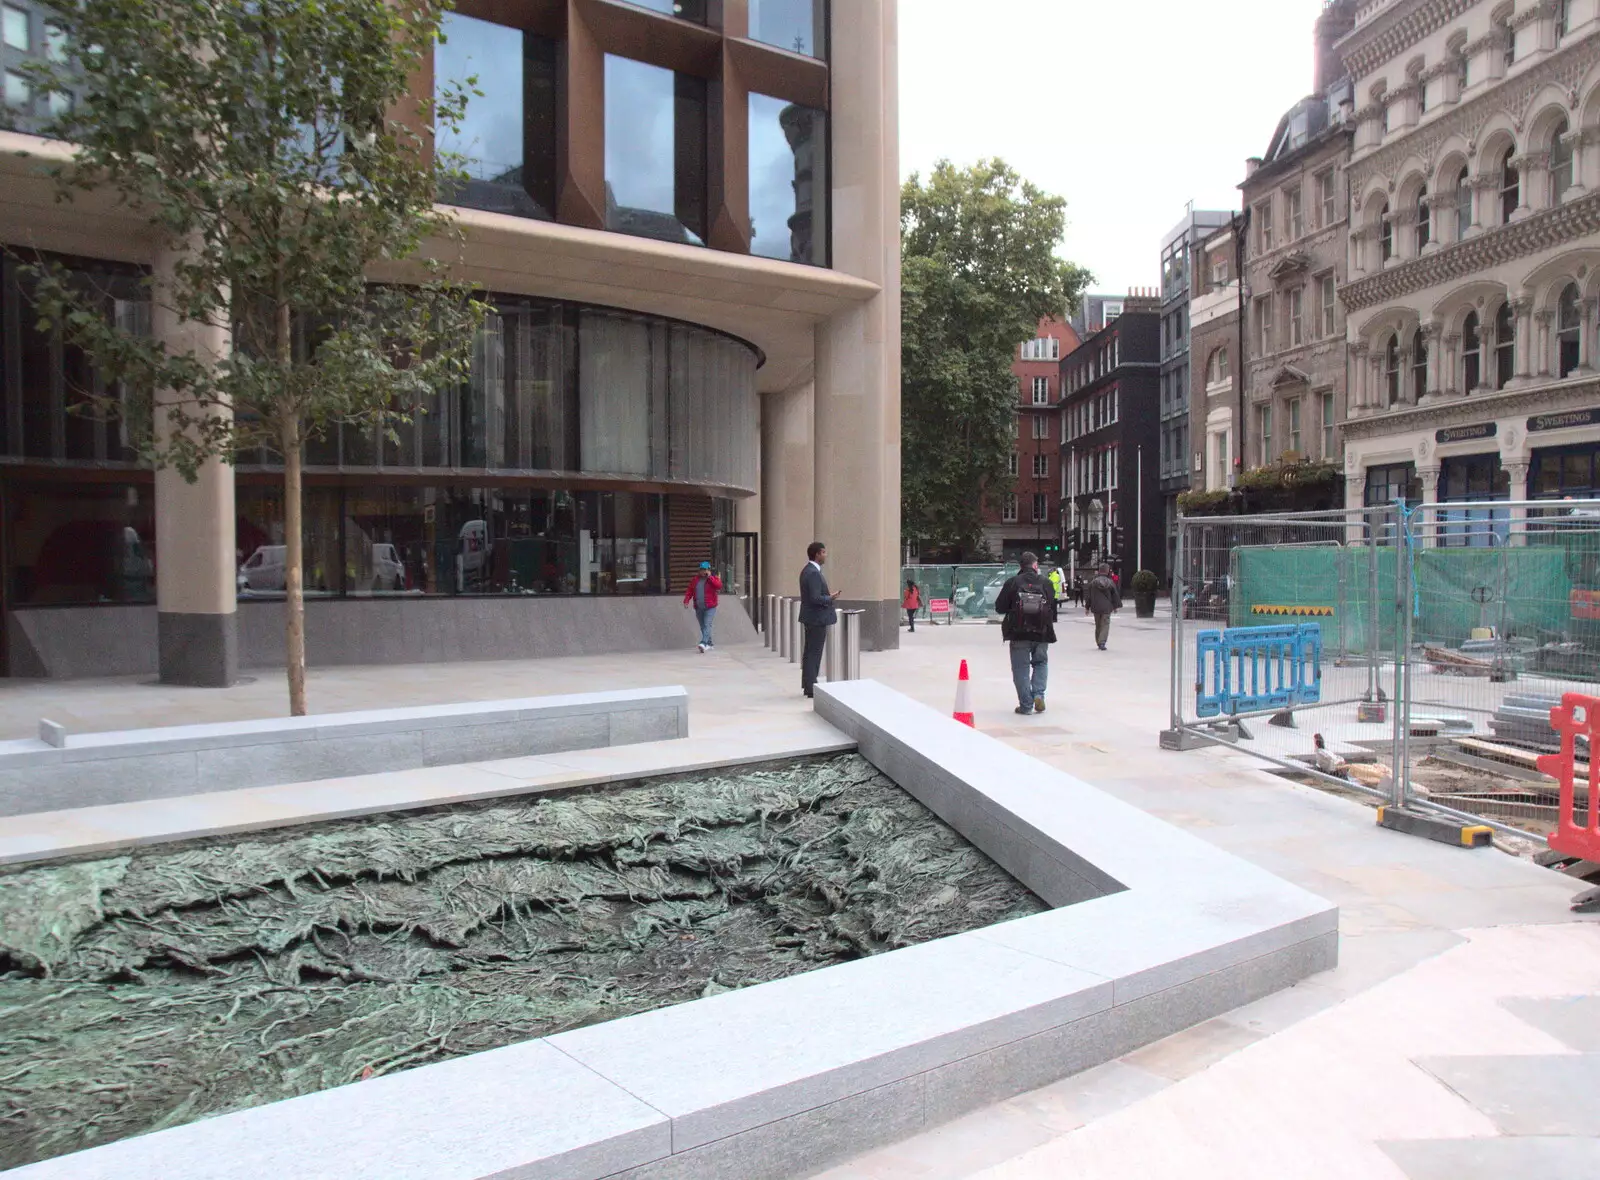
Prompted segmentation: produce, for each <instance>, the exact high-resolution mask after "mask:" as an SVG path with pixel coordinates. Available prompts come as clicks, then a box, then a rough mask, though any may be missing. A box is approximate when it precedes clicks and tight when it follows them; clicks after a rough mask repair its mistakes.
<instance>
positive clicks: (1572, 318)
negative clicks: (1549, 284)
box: [1556, 283, 1583, 377]
mask: <svg viewBox="0 0 1600 1180" xmlns="http://www.w3.org/2000/svg"><path fill="white" fill-rule="evenodd" d="M1582 332H1583V299H1582V296H1581V295H1580V293H1579V291H1578V285H1577V284H1576V283H1568V284H1567V286H1566V288H1565V289H1564V290H1563V291H1562V292H1561V300H1560V303H1559V304H1558V306H1557V310H1556V352H1557V357H1556V359H1557V362H1558V363H1559V366H1560V374H1561V376H1563V377H1566V376H1570V375H1571V373H1572V371H1573V370H1574V369H1576V368H1577V367H1578V359H1579V356H1580V349H1579V347H1578V342H1579V337H1580V336H1581V335H1582Z"/></svg>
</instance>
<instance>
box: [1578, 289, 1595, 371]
mask: <svg viewBox="0 0 1600 1180" xmlns="http://www.w3.org/2000/svg"><path fill="white" fill-rule="evenodd" d="M1596 305H1597V303H1596V300H1594V299H1592V298H1590V299H1585V300H1584V301H1583V302H1582V303H1580V304H1579V305H1578V312H1579V314H1578V367H1577V368H1576V369H1575V370H1574V372H1577V373H1592V372H1594V329H1595V309H1596Z"/></svg>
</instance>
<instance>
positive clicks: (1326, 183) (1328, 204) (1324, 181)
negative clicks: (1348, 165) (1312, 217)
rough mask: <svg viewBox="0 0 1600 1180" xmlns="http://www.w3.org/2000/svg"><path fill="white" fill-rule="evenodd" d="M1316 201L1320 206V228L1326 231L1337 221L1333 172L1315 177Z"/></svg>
mask: <svg viewBox="0 0 1600 1180" xmlns="http://www.w3.org/2000/svg"><path fill="white" fill-rule="evenodd" d="M1317 200H1318V202H1319V203H1320V204H1321V206H1322V228H1323V229H1327V228H1328V227H1329V226H1330V225H1332V224H1333V223H1334V222H1335V221H1337V220H1338V219H1339V216H1338V209H1337V206H1336V203H1335V200H1334V191H1333V172H1332V171H1331V170H1329V171H1327V172H1324V173H1321V174H1320V175H1319V176H1318V177H1317Z"/></svg>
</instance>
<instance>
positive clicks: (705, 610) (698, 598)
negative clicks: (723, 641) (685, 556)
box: [683, 561, 722, 652]
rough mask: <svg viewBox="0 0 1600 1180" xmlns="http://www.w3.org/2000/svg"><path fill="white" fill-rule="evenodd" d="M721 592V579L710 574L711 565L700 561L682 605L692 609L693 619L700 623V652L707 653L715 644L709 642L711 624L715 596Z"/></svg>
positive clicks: (714, 616) (714, 611) (715, 610)
mask: <svg viewBox="0 0 1600 1180" xmlns="http://www.w3.org/2000/svg"><path fill="white" fill-rule="evenodd" d="M721 590H722V579H721V578H719V577H717V575H716V574H714V573H712V572H711V563H710V562H709V561H702V562H701V563H700V572H699V573H698V574H696V575H695V576H694V578H693V580H691V581H690V583H689V589H688V590H686V591H685V592H684V595H683V605H684V606H686V607H688V606H692V607H694V617H695V619H696V620H698V621H699V623H700V650H701V651H702V652H704V651H708V650H710V649H711V648H713V647H715V646H716V644H714V643H712V642H711V623H712V620H713V619H715V618H716V617H717V595H718V593H719V592H720V591H721Z"/></svg>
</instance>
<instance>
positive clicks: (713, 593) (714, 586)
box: [683, 574, 722, 607]
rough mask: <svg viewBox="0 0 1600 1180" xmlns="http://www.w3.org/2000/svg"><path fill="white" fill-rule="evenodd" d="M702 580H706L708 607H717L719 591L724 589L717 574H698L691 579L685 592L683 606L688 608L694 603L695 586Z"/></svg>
mask: <svg viewBox="0 0 1600 1180" xmlns="http://www.w3.org/2000/svg"><path fill="white" fill-rule="evenodd" d="M701 578H704V579H705V580H706V606H707V607H713V606H716V605H717V591H719V590H721V589H722V579H721V578H719V577H717V575H716V574H696V575H695V576H694V577H692V578H690V579H689V588H688V589H687V590H685V591H684V592H683V605H685V606H688V605H689V604H690V603H692V602H693V601H694V584H695V583H696V582H698V581H699V580H700V579H701Z"/></svg>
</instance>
